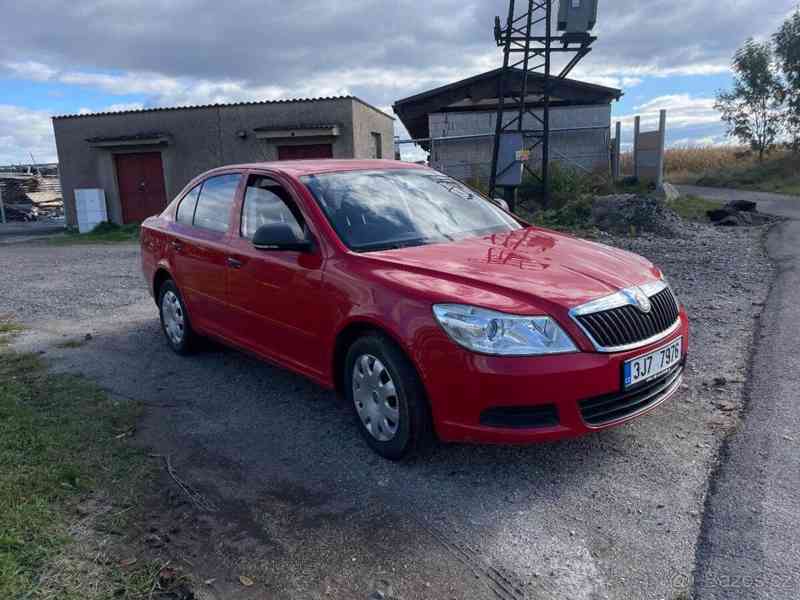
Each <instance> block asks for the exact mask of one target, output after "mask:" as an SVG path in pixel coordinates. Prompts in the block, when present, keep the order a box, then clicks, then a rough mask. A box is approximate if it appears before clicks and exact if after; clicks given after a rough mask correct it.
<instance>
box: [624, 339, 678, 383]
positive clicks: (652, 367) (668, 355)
mask: <svg viewBox="0 0 800 600" xmlns="http://www.w3.org/2000/svg"><path fill="white" fill-rule="evenodd" d="M682 347H683V338H682V337H680V338H678V339H677V340H674V341H672V342H671V343H670V344H669V345H668V346H664V347H663V348H661V349H659V350H656V351H655V352H651V353H650V354H645V355H644V356H639V357H638V358H634V359H633V360H629V361H627V362H626V363H625V368H624V370H623V381H624V384H625V388H626V389H627V388H629V387H631V386H634V385H636V384H637V383H641V382H643V381H648V380H650V379H655V378H656V377H658V376H659V375H663V374H664V373H665V372H667V371H669V370H670V369H671V368H672V367H674V366H675V365H676V364H678V363H679V362H680V361H681V357H682V356H683V353H682Z"/></svg>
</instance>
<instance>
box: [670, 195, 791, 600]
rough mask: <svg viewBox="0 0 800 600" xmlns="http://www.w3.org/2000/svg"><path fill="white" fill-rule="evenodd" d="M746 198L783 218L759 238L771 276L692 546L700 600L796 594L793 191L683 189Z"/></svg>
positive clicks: (768, 597) (696, 593) (761, 208)
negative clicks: (732, 424)
mask: <svg viewBox="0 0 800 600" xmlns="http://www.w3.org/2000/svg"><path fill="white" fill-rule="evenodd" d="M685 191H687V192H691V193H693V194H695V195H698V196H704V197H707V198H719V199H722V200H724V199H734V198H742V199H750V200H756V201H757V202H758V203H759V210H761V211H763V212H769V213H772V214H777V215H781V216H784V217H787V218H789V219H793V220H789V221H786V222H784V223H782V224H780V225H778V226H777V227H775V228H774V229H773V230H772V231H771V233H770V235H769V237H768V241H767V249H768V252H769V255H770V257H771V258H772V259H773V261H775V263H776V265H777V277H776V279H775V281H774V283H773V285H772V289H771V290H770V294H769V298H768V300H767V304H766V306H765V309H764V315H765V318H763V319H762V320H761V326H760V329H759V332H758V337H757V341H756V346H755V352H754V354H753V357H752V361H751V365H750V376H749V381H748V386H747V391H746V406H745V414H744V420H743V422H742V425H741V426H740V428H739V430H738V431H737V432H736V433H735V434H734V435H732V436H731V437H729V438H728V440H727V441H726V443H725V445H724V446H723V451H722V455H721V461H720V466H719V468H718V470H717V472H716V473H715V476H714V479H713V481H712V486H711V490H710V494H709V497H708V499H707V502H706V511H705V517H704V522H703V528H702V533H701V537H700V543H699V545H698V550H697V570H696V576H695V596H696V597H697V598H700V599H703V600H705V599H708V600H723V599H725V600H734V599H739V598H741V599H749V598H759V599H775V600H778V599H780V600H784V599H788V598H796V597H798V595H800V530H798V523H800V494H798V490H800V464H798V463H800V402H798V399H799V398H800V391H798V390H800V358H799V357H800V328H799V327H798V324H799V323H800V303H798V301H797V299H798V292H800V198H796V197H791V196H779V195H775V194H760V193H750V192H735V191H730V190H708V189H704V188H688V189H686V190H685Z"/></svg>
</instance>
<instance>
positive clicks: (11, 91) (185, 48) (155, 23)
mask: <svg viewBox="0 0 800 600" xmlns="http://www.w3.org/2000/svg"><path fill="white" fill-rule="evenodd" d="M599 3H600V4H599V18H598V25H597V28H596V29H595V32H594V33H595V35H597V37H598V40H597V42H596V43H595V47H594V51H593V52H592V53H591V54H590V56H589V57H587V58H586V59H584V61H583V62H582V63H581V64H580V65H579V67H578V68H577V69H576V70H575V71H574V72H573V73H572V75H571V76H572V77H573V78H576V79H583V80H585V81H591V82H595V83H600V84H603V85H609V86H613V87H619V88H621V89H622V90H623V91H624V93H625V95H624V97H623V98H622V100H621V101H620V102H619V103H615V105H614V107H613V112H614V118H615V120H617V119H618V120H621V121H622V123H623V127H624V131H625V133H624V134H623V141H626V140H628V139H630V136H631V135H632V128H633V125H632V122H633V116H634V115H636V114H640V115H642V117H643V122H644V129H649V128H650V127H654V126H655V125H656V123H657V117H658V111H659V110H660V109H662V108H666V109H667V110H668V111H669V113H668V114H669V117H668V118H669V128H668V143H669V144H670V145H681V146H686V145H707V144H720V143H726V137H725V130H724V127H723V125H722V124H721V122H720V119H719V115H718V114H717V112H716V111H715V110H714V96H715V93H716V92H717V91H718V90H720V89H723V88H726V87H728V86H729V85H730V82H731V73H730V67H729V65H730V60H731V57H732V55H733V53H734V51H735V50H736V48H737V47H739V46H740V45H741V44H742V42H744V40H745V39H747V38H748V37H755V38H762V39H763V38H766V37H768V36H769V35H771V33H772V32H774V31H775V30H776V29H777V28H778V26H779V24H780V23H781V21H782V20H783V19H784V18H786V16H788V14H790V12H791V11H792V10H793V9H794V8H795V7H796V6H797V0H774V1H773V2H769V3H767V2H764V0H726V1H725V2H715V1H708V0H704V1H700V0H680V1H676V0H650V1H645V0H599ZM507 10H508V3H507V0H393V1H390V0H306V1H299V0H258V1H256V0H228V1H227V2H224V3H222V2H218V1H211V0H70V1H69V2H64V1H63V0H38V1H37V2H23V1H21V0H0V15H2V23H1V24H0V165H2V164H11V163H20V162H31V158H30V157H31V155H32V156H33V157H34V159H35V160H36V161H37V162H55V161H56V150H55V143H54V139H53V134H52V125H51V122H50V117H51V116H53V115H61V114H73V113H79V112H94V111H115V110H127V109H136V108H147V107H155V106H178V105H188V104H205V103H215V102H232V101H247V100H272V99H281V98H301V97H318V96H328V95H345V94H353V95H356V96H358V97H360V98H362V99H364V100H365V101H367V102H369V103H371V104H373V105H375V106H378V107H381V108H383V109H385V110H387V111H390V110H391V105H392V103H393V102H394V101H396V100H398V99H401V98H404V97H407V96H410V95H412V94H415V93H417V92H420V91H424V90H427V89H430V88H432V87H436V86H439V85H444V84H446V83H450V82H453V81H457V80H459V79H462V78H464V77H468V76H471V75H475V74H478V73H481V72H484V71H487V70H489V69H493V68H496V67H498V66H500V64H501V61H502V56H501V53H500V51H499V50H498V49H497V47H496V45H495V43H494V38H493V25H494V16H495V15H503V14H506V12H507ZM397 129H398V131H397V133H398V135H401V136H403V135H406V133H405V131H403V130H402V127H401V126H399V125H398V127H397Z"/></svg>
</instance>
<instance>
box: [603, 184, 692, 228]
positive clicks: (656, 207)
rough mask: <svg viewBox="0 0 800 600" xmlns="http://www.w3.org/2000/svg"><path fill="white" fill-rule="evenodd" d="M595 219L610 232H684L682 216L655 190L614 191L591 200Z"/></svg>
mask: <svg viewBox="0 0 800 600" xmlns="http://www.w3.org/2000/svg"><path fill="white" fill-rule="evenodd" d="M592 221H593V222H594V224H595V226H596V227H597V228H598V229H600V230H602V231H606V232H608V233H614V234H624V235H631V234H633V235H637V234H639V233H655V234H657V235H662V236H665V237H675V236H679V235H681V234H682V233H683V230H684V223H683V220H682V219H681V218H680V217H679V216H678V215H677V214H676V213H675V212H674V211H672V210H671V209H670V208H669V207H668V206H667V205H666V202H665V201H664V199H663V198H661V197H659V196H658V195H656V194H648V195H639V194H612V195H610V196H599V197H597V198H595V199H594V200H593V201H592Z"/></svg>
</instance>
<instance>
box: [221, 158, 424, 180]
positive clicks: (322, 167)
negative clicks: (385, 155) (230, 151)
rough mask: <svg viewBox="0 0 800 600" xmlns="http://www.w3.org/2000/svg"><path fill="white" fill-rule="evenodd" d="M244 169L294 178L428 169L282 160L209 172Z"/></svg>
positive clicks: (362, 162) (365, 162)
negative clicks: (349, 172) (324, 174)
mask: <svg viewBox="0 0 800 600" xmlns="http://www.w3.org/2000/svg"><path fill="white" fill-rule="evenodd" d="M231 169H242V170H254V171H256V170H260V169H265V170H270V171H278V172H282V173H286V174H287V175H292V176H294V177H302V176H304V175H318V174H321V173H336V172H341V171H372V170H388V169H396V170H402V169H427V167H425V166H423V165H418V164H415V163H407V162H402V161H399V160H375V159H372V160H366V159H313V160H311V159H309V160H282V161H275V162H256V163H244V164H238V165H227V166H225V167H219V168H218V169H214V170H212V171H209V172H208V174H211V173H214V172H215V171H222V170H231Z"/></svg>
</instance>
